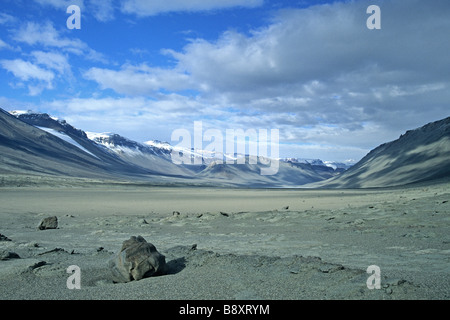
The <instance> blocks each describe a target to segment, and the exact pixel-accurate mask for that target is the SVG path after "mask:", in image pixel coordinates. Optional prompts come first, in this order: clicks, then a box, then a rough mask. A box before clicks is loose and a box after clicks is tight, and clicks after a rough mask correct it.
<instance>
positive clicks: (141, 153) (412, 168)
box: [0, 109, 450, 188]
mask: <svg viewBox="0 0 450 320" xmlns="http://www.w3.org/2000/svg"><path fill="white" fill-rule="evenodd" d="M173 151H176V152H179V153H181V154H184V155H187V156H188V157H191V158H195V157H200V158H201V161H199V162H197V163H200V164H196V165H191V164H189V165H187V164H181V165H179V164H175V163H174V162H173V161H172V152H173ZM225 156H226V157H229V158H230V157H232V158H233V157H234V158H238V157H245V158H246V160H247V161H246V163H245V164H226V163H223V161H218V160H223V159H224V157H225ZM250 158H251V157H250V156H248V155H236V154H235V155H221V154H220V155H218V156H214V155H209V154H208V153H206V152H203V151H202V150H188V149H180V148H175V147H173V146H172V145H170V144H169V143H167V142H161V141H158V140H151V141H147V142H145V143H139V142H136V141H133V140H130V139H127V138H125V137H123V136H120V135H118V134H114V133H93V132H85V131H83V130H80V129H77V128H75V127H73V126H72V125H70V124H69V123H67V122H66V121H65V120H59V119H57V118H55V117H52V116H50V115H48V114H46V113H35V112H31V111H11V112H7V111H5V110H3V109H0V174H22V175H32V176H36V175H49V176H60V177H78V178H91V179H92V178H95V179H107V180H120V181H134V182H139V183H158V184H160V183H177V184H193V185H209V186H238V187H277V188H279V187H308V188H311V187H317V188H370V187H387V186H398V185H405V184H410V183H415V182H422V181H430V180H434V179H439V178H443V177H450V165H449V159H450V117H448V118H446V119H443V120H440V121H436V122H432V123H429V124H427V125H425V126H423V127H421V128H418V129H415V130H409V131H407V132H406V133H405V134H403V135H401V136H400V137H399V139H397V140H395V141H391V142H388V143H384V144H382V145H380V146H378V147H377V148H375V149H373V150H372V151H370V152H369V153H368V154H367V155H366V156H365V157H364V158H362V159H361V160H360V161H359V162H357V163H356V164H354V165H353V166H351V165H349V164H345V163H333V162H324V161H322V160H320V159H295V158H287V159H277V160H279V162H278V163H279V166H278V172H277V173H276V174H275V175H266V176H265V175H261V174H260V173H261V169H262V167H263V166H264V165H263V164H261V163H262V161H259V160H261V159H257V160H258V161H253V163H256V164H252V162H251V161H249V160H250ZM253 160H254V159H253ZM193 163H194V162H193Z"/></svg>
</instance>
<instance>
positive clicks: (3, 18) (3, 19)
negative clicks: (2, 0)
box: [0, 12, 16, 24]
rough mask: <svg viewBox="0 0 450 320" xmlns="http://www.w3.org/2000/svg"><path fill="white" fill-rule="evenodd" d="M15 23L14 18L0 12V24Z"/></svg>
mask: <svg viewBox="0 0 450 320" xmlns="http://www.w3.org/2000/svg"><path fill="white" fill-rule="evenodd" d="M15 21H16V18H15V17H13V16H11V15H9V14H7V13H4V12H0V24H9V23H13V22H15Z"/></svg>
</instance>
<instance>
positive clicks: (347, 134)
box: [0, 0, 450, 162]
mask: <svg viewBox="0 0 450 320" xmlns="http://www.w3.org/2000/svg"><path fill="white" fill-rule="evenodd" d="M70 5H77V6H78V7H79V8H80V19H79V21H80V29H75V28H74V29H70V28H68V25H67V20H68V19H69V20H70V17H71V14H72V12H69V13H67V8H68V7H69V6H70ZM371 5H377V6H378V7H379V8H380V15H379V17H380V19H379V23H380V27H381V28H380V29H369V28H368V26H367V21H368V20H370V21H372V20H371V19H372V18H373V17H372V14H373V13H374V12H373V11H370V12H369V13H368V12H367V9H368V7H369V6H371ZM449 35H450V1H448V0H428V1H422V0H420V1H419V0H386V1H383V0H367V1H366V0H359V1H358V0H354V1H344V0H342V1H325V0H324V1H320V0H316V1H312V0H311V1H307V0H297V1H295V0H292V1H281V0H279V1H277V0H273V1H272V0H192V1H187V0H151V1H145V0H123V1H117V0H1V2H0V83H1V85H0V107H1V108H3V109H6V110H33V111H37V112H45V113H49V114H50V115H52V116H56V117H58V118H61V119H65V120H66V121H67V122H69V123H70V124H72V125H73V126H75V127H77V128H79V129H82V130H84V131H90V132H114V133H118V134H120V135H123V136H125V137H127V138H129V139H132V140H135V141H138V142H145V141H147V140H161V141H167V142H169V143H171V144H173V145H175V144H177V143H178V141H171V136H172V133H173V132H174V131H175V130H177V129H186V130H188V131H190V132H193V131H194V122H196V121H197V122H198V121H200V122H201V123H202V126H203V130H206V129H215V130H219V131H220V132H223V135H224V136H225V132H226V130H227V129H235V130H236V129H243V130H248V129H255V130H259V129H266V130H268V131H269V130H271V129H277V130H279V143H280V149H279V154H280V156H281V157H295V158H320V159H322V160H329V161H340V162H343V161H347V160H360V159H361V158H362V157H363V156H364V155H366V154H367V153H368V152H369V151H370V150H371V149H373V148H375V147H377V146H378V145H380V144H382V143H385V142H388V141H392V140H395V139H397V138H398V137H399V136H400V135H401V134H402V133H404V132H405V131H407V130H410V129H414V128H417V127H420V126H422V125H425V124H426V123H429V122H432V121H437V120H440V119H443V118H445V117H448V116H449V115H450V112H449V110H450V108H449V102H450V54H449V52H450V36H449ZM269 132H270V131H269ZM205 144H206V142H205Z"/></svg>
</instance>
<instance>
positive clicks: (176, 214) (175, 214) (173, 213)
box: [172, 211, 180, 216]
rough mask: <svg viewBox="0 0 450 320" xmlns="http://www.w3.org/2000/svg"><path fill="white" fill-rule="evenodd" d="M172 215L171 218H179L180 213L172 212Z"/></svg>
mask: <svg viewBox="0 0 450 320" xmlns="http://www.w3.org/2000/svg"><path fill="white" fill-rule="evenodd" d="M172 215H173V216H179V215H180V212H179V211H174V212H172Z"/></svg>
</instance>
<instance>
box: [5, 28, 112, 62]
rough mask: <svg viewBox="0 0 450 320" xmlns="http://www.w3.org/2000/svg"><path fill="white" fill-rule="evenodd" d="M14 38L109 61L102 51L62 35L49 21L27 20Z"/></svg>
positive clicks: (96, 60)
mask: <svg viewBox="0 0 450 320" xmlns="http://www.w3.org/2000/svg"><path fill="white" fill-rule="evenodd" d="M13 39H14V40H15V41H17V42H22V43H26V44H28V45H30V46H43V47H44V48H56V49H60V50H63V51H64V52H67V53H71V54H74V55H78V56H83V57H84V58H85V59H87V60H90V61H94V62H102V63H106V62H107V59H106V58H105V56H104V55H103V54H102V53H100V52H97V51H95V50H93V49H92V48H90V47H89V46H88V45H87V44H86V43H85V42H83V41H81V40H80V39H77V38H75V39H70V38H68V37H64V36H61V35H60V33H59V32H58V30H56V29H55V27H54V26H53V24H52V23H51V22H49V21H47V22H45V23H36V22H27V23H26V24H25V25H23V26H22V27H21V28H19V29H18V30H16V31H15V32H14V34H13Z"/></svg>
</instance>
